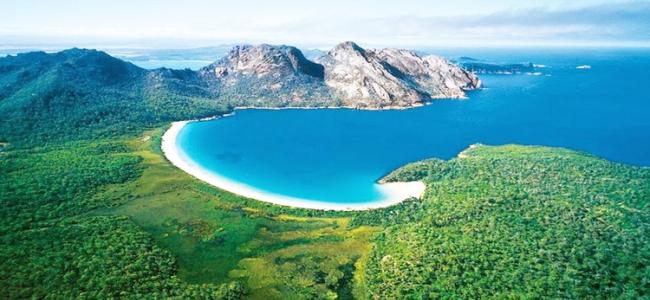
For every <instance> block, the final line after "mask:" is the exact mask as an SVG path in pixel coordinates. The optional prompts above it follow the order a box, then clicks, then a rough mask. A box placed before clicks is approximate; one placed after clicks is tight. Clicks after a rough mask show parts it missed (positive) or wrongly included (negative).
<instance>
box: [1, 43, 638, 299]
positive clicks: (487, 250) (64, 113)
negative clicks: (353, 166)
mask: <svg viewBox="0 0 650 300" xmlns="http://www.w3.org/2000/svg"><path fill="white" fill-rule="evenodd" d="M179 76H180V77H182V76H185V75H184V74H183V72H182V71H171V70H166V71H165V70H158V71H157V72H156V73H149V72H148V71H145V70H143V69H140V68H137V67H135V66H133V65H131V64H128V63H126V62H123V61H120V60H118V59H115V58H112V57H110V56H108V55H106V54H104V53H102V52H98V51H90V50H80V49H73V50H68V51H64V52H60V53H55V54H45V53H30V54H23V55H19V56H11V57H7V58H2V59H0V118H1V120H2V122H1V123H0V147H2V148H0V177H1V178H2V180H0V216H1V219H2V222H1V223H0V241H1V245H2V246H1V247H0V298H2V299H25V298H48V299H69V298H82V299H85V298H90V299H96V298H128V299H143V298H145V299H146V298H182V299H194V298H202V299H241V298H246V299H352V298H355V299H440V298H445V299H476V298H514V299H520V298H525V299H537V298H595V299H609V298H620V299H643V298H648V297H650V232H649V229H650V207H649V203H650V201H649V200H650V169H648V168H639V167H633V166H627V165H623V164H618V163H613V162H609V161H606V160H603V159H600V158H597V157H594V156H592V155H589V154H586V153H580V152H575V151H570V150H565V149H558V148H546V147H528V146H518V145H504V146H485V145H476V146H472V147H470V148H469V149H467V150H465V151H463V152H462V153H460V154H459V155H458V157H457V158H454V159H451V160H448V161H443V160H438V159H429V160H426V161H422V162H417V163H413V164H410V165H407V166H404V167H402V168H400V169H398V170H395V171H394V172H392V173H391V174H388V175H387V176H386V177H385V178H384V179H383V181H386V182H391V181H412V180H423V181H424V182H425V183H426V185H427V189H426V192H425V195H424V197H423V199H421V200H418V199H411V200H409V201H406V202H403V203H401V204H399V205H396V206H392V207H389V208H385V209H376V210H370V211H362V212H332V211H317V210H305V209H294V208H288V207H282V206H276V205H270V204H266V203H263V202H259V201H255V200H252V199H246V198H242V197H239V196H236V195H233V194H231V193H228V192H225V191H222V190H219V189H217V188H214V187H212V186H210V185H207V184H205V183H203V182H201V181H198V180H196V179H194V178H193V177H191V176H190V175H187V174H185V173H184V172H182V171H180V170H179V169H176V168H175V167H174V166H172V165H171V164H170V163H169V162H168V161H167V160H166V159H165V158H164V156H163V155H162V153H161V151H160V139H161V135H162V134H163V133H164V131H165V130H166V129H167V128H168V126H169V124H170V122H171V121H175V120H181V119H191V118H200V117H205V116H210V115H216V114H220V113H225V112H228V111H230V110H231V109H232V107H233V106H234V105H235V104H234V103H229V102H228V101H225V100H223V99H222V98H220V99H221V100H211V99H212V98H211V97H210V95H209V93H210V91H209V90H206V89H204V87H203V86H201V83H200V82H196V86H194V88H195V89H194V90H193V92H191V93H190V92H185V91H186V90H187V89H190V88H188V87H182V88H179V87H177V86H176V85H175V82H176V81H175V79H174V78H177V77H179Z"/></svg>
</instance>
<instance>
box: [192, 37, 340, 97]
mask: <svg viewBox="0 0 650 300" xmlns="http://www.w3.org/2000/svg"><path fill="white" fill-rule="evenodd" d="M199 74H200V76H201V77H202V78H204V79H205V80H206V82H207V83H208V85H209V86H211V87H212V90H214V91H216V93H217V94H218V95H219V97H222V98H227V99H231V100H234V102H235V103H236V105H246V106H292V105H308V104H305V103H313V104H320V103H321V101H323V99H327V100H329V99H332V95H330V93H329V89H328V88H327V86H325V84H324V82H323V78H324V70H323V66H322V65H319V64H316V63H314V62H312V61H310V60H308V59H306V58H305V57H304V56H303V54H302V52H300V50H298V49H297V48H295V47H291V46H284V45H282V46H272V45H266V44H262V45H258V46H250V45H245V46H235V47H234V48H233V49H232V50H230V52H229V53H228V55H227V56H226V57H224V58H222V59H221V60H219V61H217V62H216V63H214V64H211V65H209V66H207V67H205V68H203V69H201V70H200V71H199Z"/></svg>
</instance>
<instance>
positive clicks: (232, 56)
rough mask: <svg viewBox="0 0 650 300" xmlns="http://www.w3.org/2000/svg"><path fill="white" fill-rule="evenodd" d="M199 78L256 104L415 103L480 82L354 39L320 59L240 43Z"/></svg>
mask: <svg viewBox="0 0 650 300" xmlns="http://www.w3.org/2000/svg"><path fill="white" fill-rule="evenodd" d="M199 77H200V78H203V79H204V80H205V82H206V84H207V86H209V87H210V89H211V90H212V91H213V92H214V93H215V94H216V95H218V97H220V98H228V99H235V100H239V101H236V102H237V103H243V104H245V105H251V106H256V105H267V106H294V105H295V106H301V105H303V106H306V105H325V106H348V107H357V108H391V107H393V108H394V107H411V106H418V105H422V104H423V103H425V102H427V101H429V100H431V99H435V98H461V97H464V96H465V91H466V90H471V89H475V88H478V87H480V81H479V80H478V78H476V76H475V75H474V74H472V73H469V72H467V71H465V70H463V69H462V68H460V67H458V66H457V65H454V64H452V63H450V62H448V61H447V60H445V59H444V58H441V57H437V56H425V57H421V56H419V55H417V54H416V53H415V52H413V51H408V50H401V49H382V50H365V49H363V48H361V47H359V46H358V45H357V44H355V43H353V42H345V43H341V44H339V45H337V46H336V47H334V48H333V49H332V50H330V51H329V52H327V54H325V55H323V56H321V57H319V58H318V59H317V62H316V63H315V62H312V61H310V60H308V59H306V58H305V56H304V55H303V54H302V52H300V50H298V49H297V48H295V47H291V46H272V45H264V44H263V45H259V46H236V47H234V48H233V49H232V50H231V51H230V52H229V53H228V55H227V56H226V57H224V58H222V59H221V60H219V61H218V62H216V63H214V64H212V65H209V66H207V67H205V68H203V69H201V70H200V71H199Z"/></svg>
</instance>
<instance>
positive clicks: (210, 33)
mask: <svg viewBox="0 0 650 300" xmlns="http://www.w3.org/2000/svg"><path fill="white" fill-rule="evenodd" d="M347 40H352V41H356V42H358V43H360V44H363V45H366V46H403V47H446V46H450V47H465V46H467V47H486V46H489V47H491V46H642V47H650V0H645V1H630V0H609V1H603V0H572V1H566V0H544V1H537V0H528V1H521V0H517V1H515V0H492V1H489V0H473V1H470V0H453V1H448V0H447V1H426V0H400V1H394V0H393V1H387V0H375V1H372V0H356V1H352V0H327V1H306V0H303V1H295V0H275V1H247V0H237V1H233V0H228V1H220V0H216V1H215V0H213V1H208V0H184V1H178V0H175V1H173V0H157V1H154V0H139V1H133V0H111V1H94V0H86V1H81V0H78V1H75V0H57V1H54V0H0V47H3V48H11V47H48V46H50V47H72V46H77V47H93V46H96V47H99V46H101V47H103V48H106V47H145V48H194V47H206V46H217V45H223V44H234V43H253V44H255V43H271V44H290V45H296V46H301V47H314V48H327V47H331V46H332V45H335V44H337V43H339V42H342V41H347Z"/></svg>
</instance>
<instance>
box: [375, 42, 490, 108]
mask: <svg viewBox="0 0 650 300" xmlns="http://www.w3.org/2000/svg"><path fill="white" fill-rule="evenodd" d="M377 56H378V57H379V58H381V59H382V60H383V61H385V62H386V63H388V64H390V65H391V66H393V67H395V68H396V69H398V70H399V71H400V72H402V73H403V74H405V75H406V76H407V77H409V78H410V79H411V80H412V81H413V82H415V83H416V84H417V85H418V89H420V90H422V91H423V92H425V93H427V94H428V95H429V97H430V98H463V97H465V91H468V90H473V89H477V88H480V87H481V81H480V80H479V79H478V78H477V77H476V75H474V74H473V73H470V72H467V71H466V70H464V69H462V68H461V67H459V66H457V65H455V64H453V63H451V62H449V61H447V60H446V59H444V58H442V57H439V56H435V55H427V56H424V57H420V56H419V55H417V54H416V53H415V52H413V51H409V50H403V49H382V50H379V51H377Z"/></svg>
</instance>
